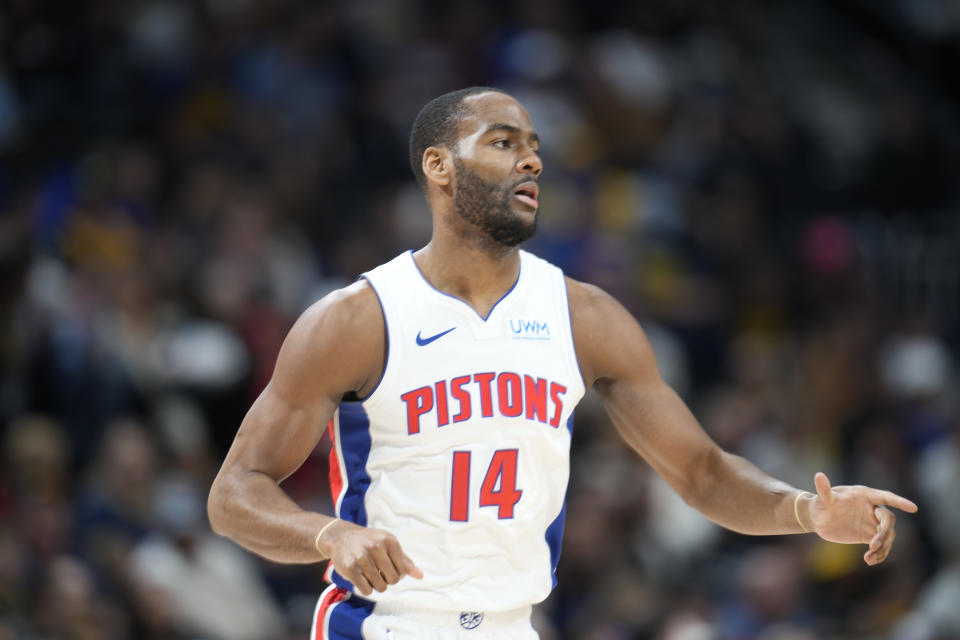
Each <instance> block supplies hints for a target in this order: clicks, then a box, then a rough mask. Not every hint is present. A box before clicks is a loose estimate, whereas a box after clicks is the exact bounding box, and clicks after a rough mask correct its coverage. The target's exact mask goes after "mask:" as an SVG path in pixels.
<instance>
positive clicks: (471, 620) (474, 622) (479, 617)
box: [460, 611, 483, 629]
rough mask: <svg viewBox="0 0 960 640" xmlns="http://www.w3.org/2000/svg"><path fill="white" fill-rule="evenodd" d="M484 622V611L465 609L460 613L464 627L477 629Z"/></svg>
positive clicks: (461, 623)
mask: <svg viewBox="0 0 960 640" xmlns="http://www.w3.org/2000/svg"><path fill="white" fill-rule="evenodd" d="M481 622H483V612H482V611H464V612H463V613H461V614H460V626H461V627H463V628H464V629H476V628H477V627H479V626H480V623H481Z"/></svg>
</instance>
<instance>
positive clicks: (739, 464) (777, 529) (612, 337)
mask: <svg viewBox="0 0 960 640" xmlns="http://www.w3.org/2000/svg"><path fill="white" fill-rule="evenodd" d="M567 291H568V296H569V300H570V310H571V319H572V324H573V334H574V342H575V345H576V350H577V358H578V360H579V362H580V367H581V371H582V373H583V377H584V381H585V383H586V384H587V385H590V386H592V387H593V388H594V389H595V390H596V391H597V392H598V394H599V395H600V397H601V399H602V401H603V403H604V406H605V407H606V409H607V412H608V414H609V415H610V418H611V420H612V421H613V424H614V426H615V427H616V428H617V430H618V431H619V433H620V435H621V436H622V437H623V439H624V440H625V441H626V442H627V444H629V445H630V446H631V447H632V448H633V449H634V450H635V451H637V453H639V454H640V455H641V456H643V458H644V459H645V460H646V461H647V462H648V463H649V464H650V466H652V467H653V469H654V470H655V471H656V472H657V473H658V474H660V476H661V477H663V478H664V480H666V482H667V483H668V484H670V486H671V487H673V489H674V490H675V491H677V493H679V494H680V496H681V497H682V498H683V499H684V500H685V501H686V502H687V503H688V504H690V505H691V506H693V507H694V508H696V509H697V510H699V511H700V512H701V513H703V514H704V515H705V516H707V517H708V518H710V519H711V520H713V521H714V522H716V523H717V524H720V525H722V526H724V527H726V528H728V529H732V530H734V531H738V532H741V533H745V534H751V535H773V534H787V533H804V532H805V531H807V530H809V531H815V532H816V533H817V534H818V535H820V537H822V538H824V539H826V540H830V541H833V542H843V543H862V544H867V545H869V548H868V549H867V551H866V552H865V554H864V561H865V562H866V563H867V564H877V563H879V562H882V561H883V560H884V559H885V558H886V557H887V555H888V554H889V553H890V549H891V546H892V544H893V540H894V538H895V537H896V532H895V528H894V521H895V518H894V515H893V512H892V511H890V510H889V509H887V508H886V507H887V506H892V507H896V508H898V509H902V510H903V511H907V512H910V513H913V512H915V511H916V510H917V506H916V505H915V504H914V503H912V502H911V501H909V500H907V499H906V498H902V497H900V496H898V495H895V494H893V493H891V492H889V491H882V490H878V489H873V488H870V487H864V486H838V487H831V486H830V482H829V480H828V479H827V476H826V475H825V474H823V473H818V474H817V475H816V477H815V479H814V484H815V486H816V489H817V493H816V495H814V494H811V493H806V492H802V491H801V490H799V489H797V488H796V487H793V486H791V485H790V484H788V483H786V482H783V481H781V480H778V479H776V478H773V477H771V476H769V475H768V474H766V473H764V472H763V471H761V470H760V469H758V468H757V467H756V466H754V465H753V464H752V463H750V462H749V461H747V460H746V459H744V458H742V457H740V456H737V455H734V454H732V453H729V452H727V451H724V450H722V449H721V448H720V447H719V446H717V444H716V443H715V442H714V441H713V440H712V439H711V438H710V437H709V436H708V435H707V433H706V432H705V431H704V430H703V428H702V427H701V426H700V424H699V423H698V422H697V420H696V418H695V417H694V416H693V414H692V413H691V412H690V410H689V409H688V408H687V406H686V404H684V402H683V400H681V399H680V397H679V396H678V395H677V394H676V392H674V391H673V389H671V388H670V387H669V385H667V384H666V383H665V382H664V381H663V379H662V378H661V377H660V373H659V370H658V368H657V362H656V357H655V355H654V353H653V349H652V348H651V346H650V342H649V341H648V340H647V337H646V335H645V333H644V332H643V329H642V328H641V327H640V325H639V323H638V322H637V321H636V320H635V319H634V318H633V316H632V315H630V313H629V312H628V311H627V310H626V309H624V308H623V306H622V305H620V303H618V302H617V301H616V300H614V299H613V298H612V297H611V296H609V295H608V294H606V293H605V292H603V291H602V290H601V289H599V288H597V287H594V286H592V285H587V284H583V283H580V282H577V281H575V280H571V279H568V280H567Z"/></svg>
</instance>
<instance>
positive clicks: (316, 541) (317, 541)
mask: <svg viewBox="0 0 960 640" xmlns="http://www.w3.org/2000/svg"><path fill="white" fill-rule="evenodd" d="M337 522H340V518H334V519H333V520H331V521H330V522H328V523H327V524H325V525H323V526H322V527H321V528H320V531H318V532H317V537H316V538H314V539H313V546H314V548H315V549H316V550H317V551H318V552H319V553H320V555H322V556H323V557H324V558H326V557H327V555H326V554H325V553H324V552H323V550H322V549H321V548H320V536H322V535H323V534H324V533H326V531H327V529H329V528H330V527H332V526H333V525H334V524H335V523H337Z"/></svg>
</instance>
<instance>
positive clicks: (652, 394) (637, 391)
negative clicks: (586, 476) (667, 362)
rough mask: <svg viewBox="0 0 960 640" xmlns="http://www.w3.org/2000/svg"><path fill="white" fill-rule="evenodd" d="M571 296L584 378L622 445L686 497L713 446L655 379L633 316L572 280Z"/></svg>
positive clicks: (670, 391) (650, 355) (649, 353)
mask: <svg viewBox="0 0 960 640" xmlns="http://www.w3.org/2000/svg"><path fill="white" fill-rule="evenodd" d="M568 291H569V292H570V302H571V317H572V322H573V332H574V341H575V343H576V348H577V357H578V360H579V361H580V364H581V369H582V371H583V374H584V380H585V381H586V382H587V384H589V385H592V386H593V388H594V389H595V390H596V392H597V393H598V395H599V396H600V398H601V400H602V402H603V404H604V407H605V408H606V410H607V413H608V414H609V416H610V419H611V421H612V422H613V424H614V426H615V427H616V429H617V431H618V432H619V433H620V435H621V436H622V437H623V439H624V440H625V441H626V442H627V444H629V445H630V446H631V447H632V448H633V449H634V450H635V451H637V453H639V454H640V455H641V456H643V458H644V459H645V460H646V461H647V462H648V463H649V464H650V465H651V466H652V467H653V468H654V470H655V471H656V472H657V473H658V474H660V475H661V476H662V477H663V478H664V479H665V480H666V481H667V482H668V483H669V484H670V485H671V486H673V487H674V489H676V490H677V491H678V492H679V493H680V494H681V495H682V496H685V497H686V496H688V495H690V493H691V491H693V489H694V485H696V483H697V482H698V481H699V480H700V478H701V477H702V476H703V472H704V471H706V470H707V467H708V464H709V460H710V456H711V455H712V454H713V453H716V452H717V451H718V449H717V446H716V445H715V444H714V442H713V441H712V440H711V439H710V437H709V436H708V435H707V434H706V433H705V432H704V431H703V429H702V428H701V427H700V425H699V423H698V422H697V420H696V418H694V416H693V414H692V413H691V412H690V410H689V409H688V408H687V406H686V404H685V403H684V402H683V400H682V399H681V398H680V397H679V396H678V395H677V394H676V392H675V391H674V390H673V389H671V388H670V386H669V385H668V384H667V383H666V382H664V380H663V378H662V377H661V376H660V372H659V370H658V368H657V360H656V356H655V355H654V352H653V348H652V346H651V345H650V341H649V340H648V339H647V336H646V334H645V333H644V331H643V329H642V328H641V327H640V324H639V323H638V322H637V321H636V319H635V318H634V317H633V316H632V315H631V314H630V313H629V312H628V311H627V310H626V309H625V308H624V307H623V306H622V305H621V304H620V303H619V302H617V301H616V300H614V299H613V298H612V297H611V296H609V295H607V294H606V293H604V292H603V291H601V290H600V289H598V288H596V287H592V286H590V285H584V284H582V283H577V282H574V281H570V282H569V283H568Z"/></svg>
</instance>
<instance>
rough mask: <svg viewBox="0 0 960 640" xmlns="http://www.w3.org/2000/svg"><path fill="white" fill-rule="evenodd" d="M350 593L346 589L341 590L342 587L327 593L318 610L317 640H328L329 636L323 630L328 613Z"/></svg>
mask: <svg viewBox="0 0 960 640" xmlns="http://www.w3.org/2000/svg"><path fill="white" fill-rule="evenodd" d="M349 593H350V592H349V591H347V590H346V589H341V588H340V587H335V588H333V589H330V591H327V592H326V593H325V594H324V596H323V600H321V601H320V606H319V607H318V608H317V637H316V640H327V634H326V633H324V630H323V620H324V618H326V617H327V611H328V610H329V609H330V607H332V606H333V605H335V604H337V603H338V602H340V601H341V600H343V599H344V598H346V597H347V595H349Z"/></svg>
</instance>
